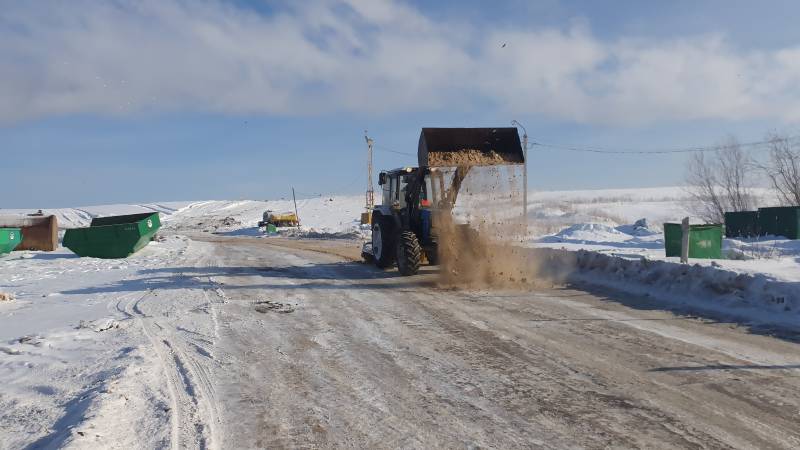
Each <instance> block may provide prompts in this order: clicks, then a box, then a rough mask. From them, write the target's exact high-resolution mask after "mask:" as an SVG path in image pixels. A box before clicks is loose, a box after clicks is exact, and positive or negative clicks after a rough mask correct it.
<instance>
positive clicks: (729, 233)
mask: <svg viewBox="0 0 800 450" xmlns="http://www.w3.org/2000/svg"><path fill="white" fill-rule="evenodd" d="M760 229H761V227H760V226H759V224H758V211H736V212H726V213H725V237H729V238H737V237H743V238H750V237H756V236H758V235H759V234H761V232H760Z"/></svg>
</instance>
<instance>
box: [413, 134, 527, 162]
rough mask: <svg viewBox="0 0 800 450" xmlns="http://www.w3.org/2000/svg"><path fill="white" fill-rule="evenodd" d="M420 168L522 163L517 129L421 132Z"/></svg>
mask: <svg viewBox="0 0 800 450" xmlns="http://www.w3.org/2000/svg"><path fill="white" fill-rule="evenodd" d="M417 157H418V159H419V165H420V167H457V166H491V165H501V164H522V163H524V162H525V157H524V153H523V151H522V144H521V143H520V140H519V134H518V133H517V129H516V128H513V127H505V128H423V129H422V132H421V133H420V135H419V147H418V148H417Z"/></svg>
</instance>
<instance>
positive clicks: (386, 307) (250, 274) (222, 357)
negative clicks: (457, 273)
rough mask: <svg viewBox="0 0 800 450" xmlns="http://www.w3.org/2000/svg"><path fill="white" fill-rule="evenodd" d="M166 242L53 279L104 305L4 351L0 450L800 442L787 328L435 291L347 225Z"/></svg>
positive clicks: (560, 298)
mask: <svg viewBox="0 0 800 450" xmlns="http://www.w3.org/2000/svg"><path fill="white" fill-rule="evenodd" d="M171 239H177V238H171ZM175 242H180V243H182V245H185V248H181V249H180V251H178V250H175V251H174V252H173V253H171V254H170V255H171V256H170V261H169V262H170V263H169V264H163V265H161V266H158V267H155V268H148V269H142V270H138V271H135V270H134V269H135V267H132V268H128V269H126V268H123V269H120V270H121V271H123V272H124V273H123V275H124V276H125V277H124V278H122V279H119V280H115V281H106V282H105V284H103V282H102V281H101V282H100V285H98V286H96V288H86V287H84V288H81V289H80V290H77V289H73V290H72V291H69V290H68V289H67V287H64V289H65V290H66V292H68V293H69V292H75V291H79V292H80V293H81V294H82V295H95V296H94V297H93V298H94V300H93V301H94V303H93V304H95V305H98V304H103V305H105V311H106V313H107V314H110V316H108V318H107V319H103V320H96V321H93V322H92V323H91V324H90V325H86V324H84V326H83V327H79V329H77V330H72V331H61V332H60V333H51V334H43V335H41V336H33V337H30V339H27V340H25V342H16V341H15V343H13V345H12V344H8V345H6V346H4V347H3V348H2V349H0V350H3V351H2V352H0V370H1V372H0V382H2V383H4V386H5V387H4V389H3V391H2V394H0V406H2V412H0V447H3V448H5V447H9V448H18V447H24V446H26V445H31V444H32V446H33V447H34V448H38V447H51V446H52V447H55V446H74V447H79V448H114V447H121V448H135V447H154V446H156V447H172V448H186V447H190V448H193V447H207V448H326V447H356V448H478V447H481V448H528V447H543V448H578V447H583V448H606V447H617V448H641V447H648V448H677V447H681V448H728V447H736V448H798V447H800V345H798V344H797V343H794V342H792V341H791V340H789V339H788V338H787V339H780V338H775V337H768V336H763V335H757V334H752V333H748V332H746V331H744V330H743V329H741V328H738V327H735V326H733V325H730V324H724V323H714V322H711V321H704V320H699V319H692V318H686V317H680V316H676V315H673V314H672V313H669V312H666V311H663V310H661V309H660V308H659V306H658V305H656V304H654V303H650V302H649V301H647V300H642V299H638V298H635V297H630V296H624V295H621V294H616V293H612V292H608V291H599V290H598V291H592V290H591V289H590V288H586V289H589V290H574V289H552V290H540V291H534V292H479V291H453V290H442V289H439V288H437V287H435V285H434V279H435V274H434V273H433V270H432V269H431V268H426V270H425V271H424V272H425V273H423V274H422V275H420V276H417V277H411V278H404V277H399V276H396V273H395V272H386V273H384V272H380V271H378V270H377V269H374V268H372V267H369V266H364V265H362V264H358V263H354V262H350V261H348V260H347V259H346V258H344V257H342V255H345V256H346V255H348V254H355V253H357V251H353V250H354V247H353V245H354V244H353V243H352V242H351V243H349V245H350V247H343V245H344V243H342V242H338V243H337V242H333V243H331V242H322V243H319V244H314V243H313V241H308V240H306V241H302V240H298V241H291V240H279V239H254V238H246V237H212V236H210V235H205V236H203V235H198V236H195V237H193V239H192V240H188V241H183V240H176V241H175ZM176 245H177V244H176ZM315 245H316V246H317V247H319V249H321V250H323V252H319V251H311V250H309V249H310V248H314V247H315ZM299 247H304V248H299ZM171 251H172V250H171ZM74 282H76V283H78V282H80V280H74ZM92 283H95V284H97V281H93V282H92ZM92 311H93V314H95V315H97V314H98V313H97V308H96V307H94V308H93V309H92ZM6 342H10V341H6ZM81 352H82V353H81ZM64 355H71V356H64ZM76 355H77V356H76ZM70 361H72V363H70ZM76 362H77V363H76ZM26 370H28V372H26ZM37 370H39V371H45V372H46V373H45V375H42V373H41V372H37ZM76 380H80V382H78V381H76ZM48 383H49V384H48ZM70 383H71V384H70ZM76 383H77V384H76ZM64 386H75V387H74V388H70V389H67V388H64ZM78 387H80V388H78ZM51 397H52V398H55V399H56V400H48V399H50V398H51Z"/></svg>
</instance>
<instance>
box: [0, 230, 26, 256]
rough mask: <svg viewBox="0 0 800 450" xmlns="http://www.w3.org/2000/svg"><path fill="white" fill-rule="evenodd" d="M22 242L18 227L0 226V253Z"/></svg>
mask: <svg viewBox="0 0 800 450" xmlns="http://www.w3.org/2000/svg"><path fill="white" fill-rule="evenodd" d="M20 242H22V230H20V229H19V228H0V254H3V253H8V252H10V251H12V250H14V249H15V248H17V246H18V245H19V243H20Z"/></svg>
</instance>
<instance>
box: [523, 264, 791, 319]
mask: <svg viewBox="0 0 800 450" xmlns="http://www.w3.org/2000/svg"><path fill="white" fill-rule="evenodd" d="M531 251H532V252H536V253H537V254H538V255H537V258H538V259H539V260H540V261H545V262H546V263H545V264H542V265H541V268H540V269H539V270H540V271H541V272H542V273H541V275H543V276H547V277H550V278H552V279H554V280H555V281H571V282H576V281H577V282H588V283H591V284H594V285H600V286H606V287H610V288H615V289H620V290H623V291H625V292H630V293H634V294H639V295H644V296H647V297H651V298H654V299H657V300H659V301H663V302H665V303H668V304H673V305H676V306H678V307H681V308H683V309H690V310H695V311H712V312H715V313H717V315H719V314H724V315H729V316H733V317H737V318H739V319H743V320H744V321H746V322H748V323H750V322H756V323H758V322H761V323H769V324H774V325H783V326H788V327H798V326H800V295H798V294H800V284H798V283H797V282H786V281H781V280H778V279H775V278H774V277H770V276H767V275H764V274H749V273H741V272H736V271H732V270H726V269H723V268H721V267H718V265H710V266H702V265H699V264H694V265H688V264H680V263H675V262H671V261H652V260H648V259H644V258H641V259H630V258H624V257H619V256H614V255H608V254H603V253H597V252H593V251H586V250H579V251H569V250H564V249H532V250H531Z"/></svg>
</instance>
